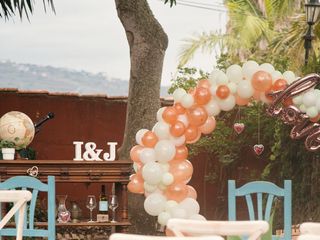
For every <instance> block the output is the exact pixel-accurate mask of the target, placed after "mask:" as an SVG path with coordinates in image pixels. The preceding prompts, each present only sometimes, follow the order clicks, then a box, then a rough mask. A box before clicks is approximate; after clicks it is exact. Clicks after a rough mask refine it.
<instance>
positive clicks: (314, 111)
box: [306, 106, 318, 118]
mask: <svg viewBox="0 0 320 240" xmlns="http://www.w3.org/2000/svg"><path fill="white" fill-rule="evenodd" d="M306 114H307V115H308V116H309V118H314V117H316V116H318V109H317V107H315V106H312V107H309V108H307V111H306Z"/></svg>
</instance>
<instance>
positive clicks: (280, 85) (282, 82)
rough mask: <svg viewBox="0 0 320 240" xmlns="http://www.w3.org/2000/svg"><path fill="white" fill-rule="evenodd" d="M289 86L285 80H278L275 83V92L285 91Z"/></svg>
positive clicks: (273, 88)
mask: <svg viewBox="0 0 320 240" xmlns="http://www.w3.org/2000/svg"><path fill="white" fill-rule="evenodd" d="M287 86H288V83H287V81H286V80H285V79H278V80H276V81H275V82H274V84H273V86H272V90H273V91H279V90H284V89H285V88H286V87H287Z"/></svg>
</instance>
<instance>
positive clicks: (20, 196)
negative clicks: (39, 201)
mask: <svg viewBox="0 0 320 240" xmlns="http://www.w3.org/2000/svg"><path fill="white" fill-rule="evenodd" d="M31 197H32V195H31V193H30V192H29V191H27V190H0V203H1V202H6V203H8V202H13V203H14V205H13V207H12V208H11V209H10V211H8V212H7V214H6V215H5V216H4V217H3V218H2V219H1V221H0V229H2V228H3V227H4V226H5V225H6V224H7V223H8V221H9V220H10V219H11V218H12V216H13V215H14V214H15V213H16V212H18V214H19V217H18V221H17V237H16V239H17V240H21V239H22V232H23V221H24V218H25V211H26V204H27V202H28V201H30V200H31Z"/></svg>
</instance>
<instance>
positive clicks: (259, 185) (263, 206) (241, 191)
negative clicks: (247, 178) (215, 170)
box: [228, 180, 292, 240]
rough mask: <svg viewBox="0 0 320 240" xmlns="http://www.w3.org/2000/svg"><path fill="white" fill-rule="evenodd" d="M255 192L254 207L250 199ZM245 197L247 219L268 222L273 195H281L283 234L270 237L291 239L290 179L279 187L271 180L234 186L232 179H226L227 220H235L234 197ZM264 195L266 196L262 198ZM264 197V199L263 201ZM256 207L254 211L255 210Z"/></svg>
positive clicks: (282, 239)
mask: <svg viewBox="0 0 320 240" xmlns="http://www.w3.org/2000/svg"><path fill="white" fill-rule="evenodd" d="M253 194H256V200H257V202H256V208H254V204H253V201H252V195H253ZM237 197H245V199H246V203H247V207H248V212H249V219H250V220H251V221H254V220H265V221H267V222H269V220H270V215H271V209H272V206H273V202H274V199H275V197H283V201H284V202H283V218H284V235H283V236H282V237H279V236H272V239H273V240H275V239H281V240H291V211H292V210H291V180H285V181H284V188H280V187H278V186H277V185H275V184H273V183H271V182H265V181H254V182H249V183H247V184H245V185H243V186H241V187H239V188H236V183H235V181H234V180H229V181H228V214H229V220H230V221H235V220H236V212H237V211H236V198H237ZM264 197H266V198H264ZM263 199H266V201H263ZM255 209H256V211H255Z"/></svg>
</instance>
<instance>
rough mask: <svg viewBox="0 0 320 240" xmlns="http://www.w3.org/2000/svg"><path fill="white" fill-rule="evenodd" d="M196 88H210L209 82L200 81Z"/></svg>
mask: <svg viewBox="0 0 320 240" xmlns="http://www.w3.org/2000/svg"><path fill="white" fill-rule="evenodd" d="M197 86H198V87H204V88H210V86H211V85H210V82H209V80H208V79H202V80H200V81H199V82H198V84H197Z"/></svg>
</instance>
